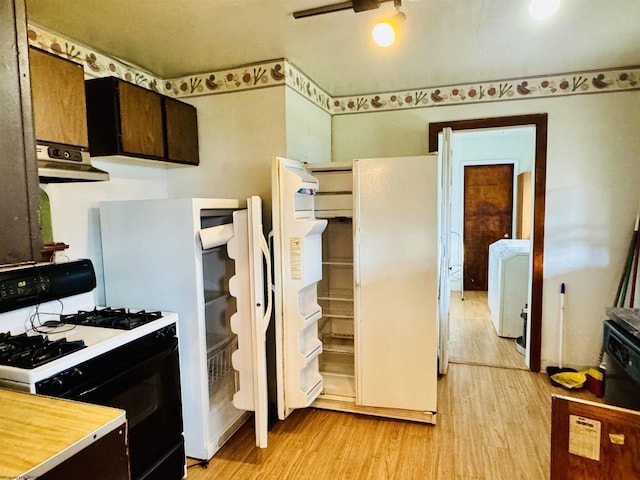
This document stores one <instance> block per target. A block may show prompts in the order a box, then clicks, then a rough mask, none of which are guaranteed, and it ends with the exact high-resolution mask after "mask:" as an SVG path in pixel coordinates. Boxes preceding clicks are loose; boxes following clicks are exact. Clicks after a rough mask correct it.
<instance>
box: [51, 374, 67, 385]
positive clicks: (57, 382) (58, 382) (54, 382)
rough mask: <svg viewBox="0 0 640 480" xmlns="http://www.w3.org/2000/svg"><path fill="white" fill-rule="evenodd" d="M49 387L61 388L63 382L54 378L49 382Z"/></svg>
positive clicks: (58, 378)
mask: <svg viewBox="0 0 640 480" xmlns="http://www.w3.org/2000/svg"><path fill="white" fill-rule="evenodd" d="M49 385H50V386H52V387H61V386H62V385H64V382H63V381H62V379H61V378H60V377H58V376H56V377H53V378H52V379H51V380H50V383H49Z"/></svg>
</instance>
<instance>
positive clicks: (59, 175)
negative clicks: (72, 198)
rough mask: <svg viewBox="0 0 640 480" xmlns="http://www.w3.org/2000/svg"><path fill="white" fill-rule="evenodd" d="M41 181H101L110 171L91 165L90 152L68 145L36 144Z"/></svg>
mask: <svg viewBox="0 0 640 480" xmlns="http://www.w3.org/2000/svg"><path fill="white" fill-rule="evenodd" d="M36 157H37V159H38V176H39V177H40V183H63V182H99V181H105V180H109V173H108V172H105V171H104V170H100V169H98V168H95V167H94V166H92V165H91V160H90V157H89V152H87V151H84V150H82V149H80V148H78V147H70V146H68V145H58V144H53V143H50V144H43V143H39V144H38V145H36Z"/></svg>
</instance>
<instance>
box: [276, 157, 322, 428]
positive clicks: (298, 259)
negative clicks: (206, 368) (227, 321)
mask: <svg viewBox="0 0 640 480" xmlns="http://www.w3.org/2000/svg"><path fill="white" fill-rule="evenodd" d="M272 189H273V190H272V191H273V202H272V203H273V245H274V246H273V249H274V252H273V258H274V272H275V273H274V275H275V282H274V283H275V285H276V288H275V291H274V311H275V317H274V318H275V322H276V323H275V332H276V382H277V397H278V398H277V400H278V416H279V418H280V419H284V418H286V417H287V416H288V415H289V414H290V413H291V411H292V410H293V409H296V408H304V407H308V406H309V405H310V404H311V402H313V400H315V399H316V398H317V397H318V395H320V392H321V391H322V376H321V375H320V371H319V363H318V356H319V355H320V353H322V343H321V342H320V340H319V338H318V320H319V319H320V317H321V316H322V310H321V308H320V305H318V292H317V283H318V281H319V280H320V279H321V278H322V232H323V230H324V229H325V227H326V226H327V221H326V220H317V219H316V218H315V216H314V195H315V193H316V191H317V190H318V180H317V179H316V178H315V177H313V176H312V175H310V174H309V173H308V172H307V171H306V170H305V169H304V167H303V166H302V164H301V163H300V162H297V161H294V160H288V159H285V158H278V157H275V158H274V159H273V162H272Z"/></svg>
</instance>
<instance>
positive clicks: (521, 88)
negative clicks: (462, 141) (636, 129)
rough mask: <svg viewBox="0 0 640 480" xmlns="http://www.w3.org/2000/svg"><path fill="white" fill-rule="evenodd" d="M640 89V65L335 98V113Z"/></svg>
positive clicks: (333, 111)
mask: <svg viewBox="0 0 640 480" xmlns="http://www.w3.org/2000/svg"><path fill="white" fill-rule="evenodd" d="M639 89H640V67H624V68H616V69H607V70H598V71H588V72H578V73H564V74H557V75H541V76H537V77H531V78H519V79H512V80H498V81H493V82H482V83H473V84H466V85H451V86H444V87H435V88H424V89H415V90H406V91H399V92H389V93H376V94H370V95H355V96H353V95H352V96H345V97H334V99H333V105H332V107H333V108H332V112H331V113H333V114H335V115H339V114H347V113H362V112H372V111H383V110H399V109H408V108H419V107H437V106H444V105H460V104H469V103H482V102H497V101H503V100H521V99H526V98H549V97H558V96H566V95H578V94H585V93H603V92H617V91H624V90H639Z"/></svg>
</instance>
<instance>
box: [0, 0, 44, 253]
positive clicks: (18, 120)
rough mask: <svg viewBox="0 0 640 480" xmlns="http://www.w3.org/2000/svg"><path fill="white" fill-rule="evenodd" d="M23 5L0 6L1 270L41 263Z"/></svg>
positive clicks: (18, 1)
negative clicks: (19, 265)
mask: <svg viewBox="0 0 640 480" xmlns="http://www.w3.org/2000/svg"><path fill="white" fill-rule="evenodd" d="M26 26H27V24H26V15H25V6H24V1H22V0H15V1H6V2H5V1H3V2H0V65H2V68H0V83H1V84H2V88H0V105H2V115H0V152H2V154H1V155H0V202H1V203H2V208H0V264H7V263H17V262H25V261H32V260H39V258H40V248H41V247H42V237H41V232H40V222H39V220H38V207H39V204H40V190H39V187H38V169H37V163H36V152H35V140H34V135H33V121H32V113H31V112H32V110H31V95H30V87H29V63H28V44H27V28H26Z"/></svg>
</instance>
